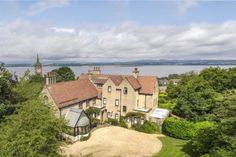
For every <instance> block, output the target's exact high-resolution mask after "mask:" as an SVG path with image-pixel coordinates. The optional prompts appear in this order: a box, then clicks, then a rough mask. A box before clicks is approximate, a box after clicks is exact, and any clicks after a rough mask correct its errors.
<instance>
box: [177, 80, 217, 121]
mask: <svg viewBox="0 0 236 157" xmlns="http://www.w3.org/2000/svg"><path fill="white" fill-rule="evenodd" d="M214 107H215V92H214V90H213V89H212V88H211V86H210V85H209V83H208V82H207V81H205V80H204V79H202V78H201V77H196V78H193V79H192V80H189V81H188V82H186V83H185V84H183V85H182V86H181V88H179V93H178V98H177V101H176V106H175V108H174V110H173V113H174V114H176V115H178V116H181V117H183V118H187V119H189V120H192V121H202V120H209V119H210V118H211V117H210V116H211V114H212V110H213V108H214Z"/></svg>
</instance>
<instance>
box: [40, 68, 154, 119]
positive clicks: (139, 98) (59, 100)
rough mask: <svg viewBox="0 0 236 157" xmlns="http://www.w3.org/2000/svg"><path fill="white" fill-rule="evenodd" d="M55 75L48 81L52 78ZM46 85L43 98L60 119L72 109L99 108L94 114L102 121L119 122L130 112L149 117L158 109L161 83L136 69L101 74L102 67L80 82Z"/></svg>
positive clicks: (80, 79)
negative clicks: (111, 120) (49, 103)
mask: <svg viewBox="0 0 236 157" xmlns="http://www.w3.org/2000/svg"><path fill="white" fill-rule="evenodd" d="M51 77H53V76H52V74H50V75H49V74H48V75H47V76H46V80H47V79H50V80H55V79H52V78H51ZM47 82H50V84H48V85H46V86H45V88H44V90H43V95H44V97H45V99H47V101H49V102H51V104H53V106H54V109H55V112H56V114H57V115H58V116H65V115H66V114H67V112H69V110H70V109H71V108H79V109H83V110H86V109H87V108H89V107H95V108H98V109H100V113H99V114H98V115H94V116H95V117H96V118H98V119H100V120H101V121H105V120H107V118H116V119H119V118H120V116H125V115H126V114H127V113H128V112H141V113H143V114H145V115H146V119H147V120H148V119H149V115H150V114H151V113H152V112H153V111H154V110H155V109H156V108H157V102H158V81H157V78H156V77H155V76H140V75H139V71H138V69H137V68H135V69H134V71H133V74H132V75H110V74H102V73H101V70H100V68H99V67H95V68H94V69H93V70H89V71H88V73H86V74H81V75H80V76H79V79H78V80H75V81H68V82H61V83H55V82H52V81H47Z"/></svg>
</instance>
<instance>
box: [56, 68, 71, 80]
mask: <svg viewBox="0 0 236 157" xmlns="http://www.w3.org/2000/svg"><path fill="white" fill-rule="evenodd" d="M53 71H54V72H56V76H57V82H63V81H70V80H75V74H74V72H73V71H72V70H71V68H69V67H60V68H58V69H54V70H53Z"/></svg>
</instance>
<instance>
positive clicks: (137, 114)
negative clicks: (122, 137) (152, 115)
mask: <svg viewBox="0 0 236 157" xmlns="http://www.w3.org/2000/svg"><path fill="white" fill-rule="evenodd" d="M125 117H126V118H130V117H135V118H145V114H143V113H140V112H128V113H127V114H126V115H125Z"/></svg>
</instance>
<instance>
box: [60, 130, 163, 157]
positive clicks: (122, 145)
mask: <svg viewBox="0 0 236 157" xmlns="http://www.w3.org/2000/svg"><path fill="white" fill-rule="evenodd" d="M161 147H162V143H161V141H160V140H159V139H157V137H156V136H154V135H150V134H145V133H141V132H137V131H134V130H128V129H125V128H121V127H115V126H111V127H105V128H100V129H97V130H95V131H94V132H93V133H92V136H91V137H90V139H89V140H88V141H83V142H76V143H74V144H72V145H67V146H66V147H64V148H63V151H64V152H65V154H67V155H70V154H71V155H74V156H78V157H81V156H83V157H85V156H89V157H149V156H151V155H152V154H155V153H157V152H159V151H160V150H161Z"/></svg>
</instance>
